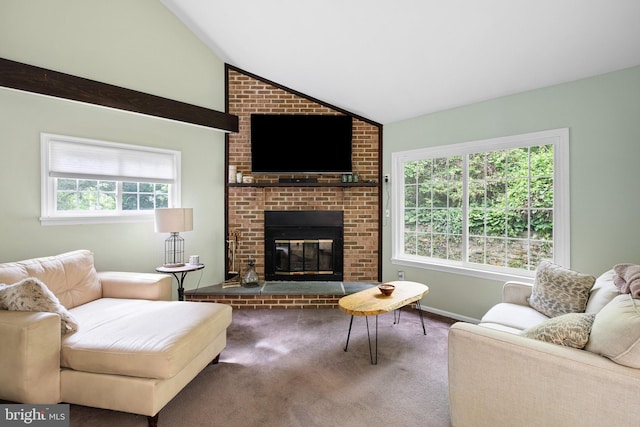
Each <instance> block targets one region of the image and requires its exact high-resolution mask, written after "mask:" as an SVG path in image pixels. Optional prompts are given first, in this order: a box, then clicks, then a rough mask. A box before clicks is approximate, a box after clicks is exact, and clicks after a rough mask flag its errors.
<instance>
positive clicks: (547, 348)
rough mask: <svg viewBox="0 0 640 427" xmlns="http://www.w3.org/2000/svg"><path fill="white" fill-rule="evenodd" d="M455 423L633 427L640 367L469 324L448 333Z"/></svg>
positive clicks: (451, 400) (460, 426)
mask: <svg viewBox="0 0 640 427" xmlns="http://www.w3.org/2000/svg"><path fill="white" fill-rule="evenodd" d="M448 357H449V402H450V410H451V424H452V426H454V427H462V426H474V427H483V426H491V427H494V426H507V425H509V426H515V425H517V426H569V425H580V426H603V425H611V426H622V425H636V424H637V422H638V412H637V411H636V410H632V409H630V408H637V406H638V402H637V395H638V393H637V391H638V384H640V369H633V368H629V367H626V366H622V365H618V364H616V363H614V362H612V361H610V360H609V359H606V358H604V357H601V356H599V355H596V354H593V353H590V352H587V351H584V350H577V349H574V348H569V347H563V346H560V345H555V344H550V343H545V342H542V341H537V340H534V339H530V338H524V337H522V336H520V335H517V334H510V333H508V332H503V331H497V330H494V329H491V328H485V327H482V326H478V325H473V324H468V323H461V322H460V323H456V324H454V325H453V326H452V327H451V329H450V330H449V349H448Z"/></svg>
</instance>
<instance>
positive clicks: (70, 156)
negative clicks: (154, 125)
mask: <svg viewBox="0 0 640 427" xmlns="http://www.w3.org/2000/svg"><path fill="white" fill-rule="evenodd" d="M41 150H42V218H41V221H42V222H43V224H77V223H98V222H122V221H127V222H130V221H146V220H150V219H151V218H153V210H154V209H155V208H166V207H174V206H176V203H177V200H179V190H180V182H179V177H180V152H178V151H173V150H163V149H157V148H151V147H142V146H136V145H128V144H119V143H114V142H106V141H96V140H90V139H82V138H74V137H69V136H61V135H52V134H45V133H43V134H42V135H41Z"/></svg>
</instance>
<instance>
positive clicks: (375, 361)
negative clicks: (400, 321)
mask: <svg viewBox="0 0 640 427" xmlns="http://www.w3.org/2000/svg"><path fill="white" fill-rule="evenodd" d="M364 319H365V320H366V321H367V338H368V339H369V360H371V364H372V365H377V364H378V316H377V315H376V358H375V360H374V358H373V351H372V350H371V334H370V333H369V316H365V318H364Z"/></svg>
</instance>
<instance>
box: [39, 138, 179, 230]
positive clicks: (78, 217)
mask: <svg viewBox="0 0 640 427" xmlns="http://www.w3.org/2000/svg"><path fill="white" fill-rule="evenodd" d="M56 143H63V144H64V143H69V144H74V145H76V146H77V147H78V148H79V149H80V150H82V147H86V148H87V149H89V150H91V149H101V148H105V149H107V150H110V151H112V152H117V153H122V154H133V155H137V156H148V157H149V158H152V157H153V158H156V157H157V158H163V159H165V163H169V162H170V166H167V167H166V168H165V172H164V173H165V176H154V177H149V176H136V175H135V173H134V174H130V173H127V175H126V176H125V175H118V173H117V172H116V173H115V174H114V172H101V171H95V170H88V169H87V170H84V171H83V170H79V171H78V173H73V174H70V175H68V176H66V177H68V178H89V179H98V180H108V181H118V187H119V188H121V182H122V181H135V182H155V183H161V182H163V183H168V184H169V196H168V197H169V200H168V202H169V207H180V206H179V201H180V192H181V190H180V189H181V182H180V177H181V173H180V172H181V153H180V151H176V150H167V149H161V148H156V147H147V146H141V145H132V144H123V143H118V142H111V141H101V140H97V139H88V138H78V137H74V136H66V135H56V134H51V133H41V134H40V150H41V216H40V222H41V224H42V225H69V224H104V223H125V222H127V223H128V222H149V221H153V220H154V211H153V210H144V211H140V210H136V211H126V210H121V209H120V208H118V209H116V210H115V211H90V212H89V211H83V212H78V211H73V212H67V211H65V212H61V211H56V185H55V182H56V178H57V177H65V176H64V175H60V174H59V173H58V174H56V173H55V172H54V171H53V170H52V158H51V147H52V144H56ZM158 156H159V157H158Z"/></svg>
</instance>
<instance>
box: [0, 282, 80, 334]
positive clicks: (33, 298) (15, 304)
mask: <svg viewBox="0 0 640 427" xmlns="http://www.w3.org/2000/svg"><path fill="white" fill-rule="evenodd" d="M0 309H3V310H13V311H31V312H33V311H42V312H49V313H56V314H58V315H59V316H60V319H61V322H60V332H61V333H62V335H64V334H67V333H69V332H73V331H77V330H78V323H77V321H76V319H75V318H74V317H73V315H71V313H69V311H68V310H67V309H66V308H65V307H64V306H63V305H62V304H60V301H58V298H56V296H55V295H54V294H53V292H51V291H50V290H49V288H47V286H46V285H45V284H44V283H42V282H41V281H40V280H38V279H35V278H33V277H28V278H26V279H23V280H21V281H19V282H18V283H14V284H13V285H6V284H1V283H0Z"/></svg>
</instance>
